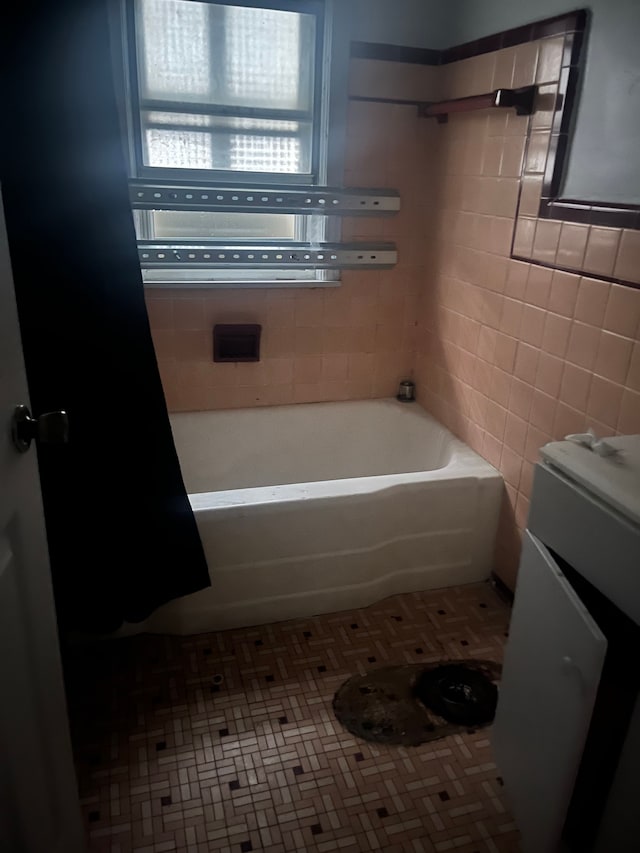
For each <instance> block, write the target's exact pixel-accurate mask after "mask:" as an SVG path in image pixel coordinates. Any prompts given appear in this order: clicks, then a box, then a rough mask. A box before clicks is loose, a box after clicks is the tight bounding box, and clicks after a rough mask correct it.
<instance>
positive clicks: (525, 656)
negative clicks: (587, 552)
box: [491, 531, 607, 853]
mask: <svg viewBox="0 0 640 853" xmlns="http://www.w3.org/2000/svg"><path fill="white" fill-rule="evenodd" d="M606 649H607V641H606V638H605V636H604V635H603V634H602V632H601V631H600V629H599V628H598V626H597V625H596V623H595V622H594V621H593V619H592V618H591V616H590V615H589V613H588V612H587V610H586V609H585V607H584V605H583V604H582V602H581V601H580V599H579V598H578V596H577V595H576V593H575V591H574V589H573V587H572V586H571V585H570V584H569V582H568V581H567V579H566V578H565V577H564V575H563V574H562V572H561V571H560V569H559V568H558V566H557V565H556V563H555V561H554V560H553V558H552V557H551V555H550V553H549V551H548V550H547V549H546V548H545V547H544V545H542V543H541V542H539V541H538V540H537V539H536V537H535V536H533V535H532V534H531V533H529V531H527V532H526V533H525V536H524V543H523V549H522V559H521V561H520V568H519V570H518V582H517V586H516V594H515V601H514V607H513V613H512V616H511V626H510V628H509V642H508V644H507V648H506V651H505V659H504V668H503V671H502V681H501V684H500V689H499V694H498V707H497V710H496V718H495V722H494V725H493V730H492V736H491V739H492V745H493V751H494V755H495V760H496V763H497V765H498V768H499V769H500V772H501V774H502V776H503V778H504V784H505V790H506V792H507V796H508V798H509V802H510V804H511V806H512V809H513V813H514V817H515V819H516V823H517V824H518V828H519V829H520V832H521V833H522V847H523V850H524V853H556V851H557V850H558V849H559V847H560V838H561V834H562V828H563V825H564V821H565V817H566V813H567V809H568V807H569V802H570V800H571V794H572V792H573V786H574V784H575V779H576V775H577V772H578V766H579V764H580V759H581V756H582V751H583V748H584V743H585V740H586V737H587V732H588V730H589V724H590V722H591V715H592V712H593V705H594V702H595V699H596V693H597V690H598V684H599V681H600V674H601V672H602V666H603V664H604V658H605V653H606Z"/></svg>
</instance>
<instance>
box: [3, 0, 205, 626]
mask: <svg viewBox="0 0 640 853" xmlns="http://www.w3.org/2000/svg"><path fill="white" fill-rule="evenodd" d="M2 41H3V42H4V43H3V45H2V54H3V55H2V58H1V59H0V62H2V65H3V66H4V67H3V83H4V86H3V105H2V113H3V132H2V139H1V140H0V170H1V171H0V180H1V181H2V191H3V198H4V206H5V213H6V219H7V230H8V234H9V246H10V252H11V261H12V266H13V274H14V280H15V288H16V296H17V300H18V309H19V315H20V325H21V330H22V339H23V348H24V354H25V362H26V366H27V377H28V382H29V392H30V396H31V403H32V411H33V412H34V414H41V413H43V412H47V411H52V410H56V409H65V410H66V411H67V412H68V413H69V421H70V442H69V444H68V445H67V446H63V447H54V446H50V447H49V446H44V445H43V446H40V447H39V448H38V458H39V465H40V477H41V485H42V493H43V500H44V508H45V520H46V527H47V537H48V541H49V551H50V557H51V566H52V574H53V582H54V590H55V596H56V606H57V612H58V618H59V622H60V626H61V629H62V630H63V631H67V630H68V631H71V630H84V631H86V630H90V631H99V632H104V631H111V630H114V629H115V628H117V627H118V626H119V625H120V624H122V622H123V621H124V620H126V621H139V620H141V619H143V618H145V617H146V616H147V615H148V614H149V613H150V612H152V610H154V609H155V608H156V607H158V606H159V605H161V604H163V603H165V602H167V601H169V600H170V599H173V598H177V597H179V596H182V595H186V594H188V593H191V592H195V591H197V590H200V589H203V588H204V587H206V586H208V585H209V575H208V571H207V565H206V561H205V557H204V553H203V550H202V545H201V543H200V539H199V536H198V531H197V527H196V524H195V518H194V516H193V513H192V511H191V508H190V505H189V501H188V498H187V495H186V491H185V488H184V484H183V481H182V475H181V472H180V467H179V462H178V458H177V454H176V451H175V447H174V443H173V437H172V434H171V427H170V422H169V417H168V414H167V409H166V404H165V399H164V394H163V391H162V386H161V382H160V375H159V372H158V368H157V363H156V357H155V352H154V348H153V342H152V339H151V332H150V328H149V322H148V318H147V311H146V306H145V301H144V293H143V287H142V279H141V273H140V268H139V264H138V257H137V247H136V241H135V232H134V226H133V218H132V213H131V209H130V205H129V199H128V188H127V174H126V167H125V160H124V154H123V147H122V141H121V133H120V126H119V119H118V111H117V105H116V97H115V89H114V84H113V75H112V72H113V69H112V65H111V51H110V43H109V20H108V6H107V0H60V2H53V3H52V2H50V0H49V2H43V0H34V2H31V3H28V4H26V3H25V4H17V5H16V6H14V7H13V10H12V12H11V13H10V14H9V15H8V16H7V17H6V19H5V21H4V22H3V35H2ZM18 402H21V401H16V403H18Z"/></svg>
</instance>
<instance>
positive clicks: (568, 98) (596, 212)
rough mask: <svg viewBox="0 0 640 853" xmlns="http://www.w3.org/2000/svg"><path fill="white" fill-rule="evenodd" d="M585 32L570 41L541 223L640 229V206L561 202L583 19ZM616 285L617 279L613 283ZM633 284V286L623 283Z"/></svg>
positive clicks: (555, 122) (580, 53)
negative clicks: (546, 220) (544, 221)
mask: <svg viewBox="0 0 640 853" xmlns="http://www.w3.org/2000/svg"><path fill="white" fill-rule="evenodd" d="M582 23H583V28H582V29H581V30H576V31H574V32H573V35H571V34H569V35H568V37H567V48H566V50H565V56H564V61H563V68H562V73H561V75H560V83H559V86H558V100H557V105H556V115H555V118H554V121H553V128H552V132H551V142H550V145H549V153H548V155H547V165H546V169H545V174H544V180H543V184H542V197H541V199H540V208H539V210H538V216H539V218H540V219H556V220H557V219H560V220H564V221H566V222H580V223H583V224H585V225H597V226H603V227H607V228H629V229H633V230H638V229H640V205H638V204H615V203H608V202H597V201H594V202H590V201H584V200H582V199H570V198H561V197H560V195H559V193H560V188H561V186H562V178H563V174H564V169H565V165H566V156H567V151H568V148H569V130H570V126H571V119H572V117H573V115H574V110H575V106H576V99H577V93H578V89H579V87H578V83H579V80H580V74H581V70H582V65H581V59H582V48H583V45H584V41H585V38H584V37H585V30H586V26H587V23H588V20H587V17H586V15H584V16H583V21H582ZM610 280H611V281H614V279H610ZM621 283H623V284H629V283H630V282H621Z"/></svg>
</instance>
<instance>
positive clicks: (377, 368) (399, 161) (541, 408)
mask: <svg viewBox="0 0 640 853" xmlns="http://www.w3.org/2000/svg"><path fill="white" fill-rule="evenodd" d="M562 55H563V37H553V38H548V39H543V40H541V41H538V42H530V43H527V44H523V45H519V46H517V47H512V48H508V49H505V50H501V51H498V52H495V53H490V54H484V55H481V56H478V57H474V58H472V59H466V60H462V61H459V62H454V63H450V64H448V65H445V66H442V67H429V66H420V65H413V64H404V63H394V62H382V61H375V60H365V59H354V60H352V63H351V79H350V91H351V93H352V94H353V95H364V96H370V95H373V96H375V97H378V98H415V99H426V100H431V99H433V100H436V99H439V98H452V97H463V96H465V95H470V94H479V93H483V92H487V91H490V90H491V89H493V88H496V87H499V86H504V87H510V86H513V87H518V86H525V85H529V84H531V83H534V82H536V83H538V84H540V85H541V86H542V87H543V89H542V98H541V99H540V100H539V102H538V109H537V111H536V113H535V115H533V116H532V117H531V118H529V117H526V116H524V117H518V116H516V115H515V114H514V113H513V112H512V111H498V110H493V111H482V112H477V113H466V114H458V115H452V116H450V118H449V122H448V123H447V124H437V123H436V122H435V121H434V120H426V119H420V118H418V117H417V113H416V109H415V107H413V106H401V105H397V104H384V103H370V102H364V101H357V100H353V101H351V104H350V116H349V133H348V151H347V168H346V174H345V185H346V186H362V187H368V186H369V187H373V186H389V187H394V188H396V189H398V190H399V191H400V193H401V195H402V211H401V213H400V214H399V215H398V216H396V217H393V218H381V219H375V220H374V219H366V218H363V219H353V220H351V221H345V223H344V234H343V236H344V238H345V239H350V238H353V239H357V238H358V237H362V238H373V239H391V240H395V241H396V243H397V245H398V249H399V257H400V262H399V264H398V266H397V267H396V268H395V269H394V270H390V271H364V272H345V273H344V274H343V284H342V286H341V287H340V288H337V289H314V290H298V289H296V290H245V291H235V292H234V291H191V292H189V291H174V292H168V291H148V305H149V313H150V317H151V322H152V329H153V333H154V340H155V342H156V348H157V352H158V357H159V361H160V367H161V372H162V376H163V381H164V386H165V390H166V394H167V400H168V403H169V407H170V409H171V410H174V411H176V410H198V409H215V408H227V407H230V408H233V407H243V406H254V405H274V404H285V403H292V402H312V401H320V400H344V399H363V398H370V397H389V396H392V395H393V394H395V393H396V389H397V385H398V382H399V380H400V379H402V378H405V377H407V376H413V378H414V379H415V380H416V382H417V386H418V399H419V401H420V402H421V404H422V405H423V406H425V408H427V409H429V410H430V411H431V412H433V413H434V414H435V415H436V416H437V417H438V418H439V419H440V420H441V421H442V422H443V423H444V424H445V425H447V426H448V427H449V428H450V429H452V431H454V432H455V433H456V434H457V435H459V436H460V437H461V438H462V439H463V440H465V441H466V442H467V443H468V444H470V445H471V446H472V447H473V448H474V449H475V450H477V451H478V452H479V453H480V454H481V455H482V456H484V457H485V458H486V459H487V460H489V461H490V462H491V463H492V464H494V465H495V466H496V467H497V468H498V469H499V470H500V471H501V472H502V474H503V475H504V478H505V499H504V505H503V513H502V518H501V526H500V532H499V537H498V543H497V551H496V570H497V572H498V574H499V575H500V576H501V577H502V579H503V580H504V581H505V582H506V583H507V584H508V585H510V586H513V583H514V580H515V572H516V567H517V562H518V554H519V548H520V532H521V530H522V529H523V527H524V525H525V523H526V516H527V511H528V507H529V496H530V491H531V483H532V477H533V464H534V462H535V461H536V459H537V458H538V451H539V448H540V447H541V445H543V444H544V443H545V442H547V441H549V440H551V439H559V438H563V437H564V436H565V435H566V434H567V433H569V432H576V431H582V430H584V429H585V428H587V427H590V426H591V427H593V428H594V429H595V430H596V431H597V432H598V433H600V434H609V435H610V434H613V433H616V432H620V433H632V432H640V290H638V289H633V288H630V287H625V286H621V285H618V284H612V283H609V282H607V281H605V280H603V279H602V278H598V276H599V275H600V276H609V277H611V276H612V275H614V276H619V277H622V275H621V273H622V272H624V277H626V278H628V279H631V280H635V281H638V280H639V277H638V270H639V269H640V256H639V251H638V241H639V239H640V238H638V234H639V233H640V232H620V231H616V230H615V229H608V228H600V227H598V228H596V227H589V226H584V225H577V224H571V223H564V224H561V223H555V222H553V221H548V220H547V221H544V220H543V221H539V220H538V219H537V218H536V217H535V213H536V211H537V204H538V200H539V194H540V187H541V183H542V182H541V176H542V174H543V173H544V169H545V163H546V157H547V148H548V145H549V140H550V132H549V129H550V126H551V120H552V115H553V113H552V108H553V97H549V95H550V94H551V95H553V92H554V91H555V89H556V86H557V80H558V77H559V74H560V64H561V61H562ZM518 207H519V212H518ZM518 217H519V218H518ZM516 219H518V223H519V224H518V227H517V229H516V227H515V226H516ZM514 232H515V249H516V251H517V252H518V253H519V254H520V255H522V256H526V257H530V258H532V259H535V260H538V261H540V262H542V263H544V264H546V265H547V266H539V265H536V264H535V263H532V264H530V263H528V262H523V261H520V260H513V259H511V258H510V254H511V248H512V240H513V239H514ZM557 266H560V267H570V268H571V269H573V270H574V271H575V272H573V273H570V272H565V271H561V270H560V269H557V268H556V267H557ZM580 271H581V272H582V273H584V274H581V272H580ZM232 322H239V323H261V324H262V325H263V360H262V361H261V362H259V363H256V364H237V365H230V364H213V362H212V361H211V330H212V327H213V325H214V323H232Z"/></svg>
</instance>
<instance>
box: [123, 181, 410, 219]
mask: <svg viewBox="0 0 640 853" xmlns="http://www.w3.org/2000/svg"><path fill="white" fill-rule="evenodd" d="M129 198H130V200H131V206H132V207H133V208H134V209H137V210H212V211H220V212H222V211H224V212H227V213H228V212H233V211H237V212H240V213H256V212H258V213H293V214H305V213H306V214H316V215H317V214H321V215H325V216H327V215H338V216H372V215H373V216H375V215H380V214H383V215H384V214H386V215H389V214H394V213H397V212H398V211H399V210H400V196H399V194H398V193H397V192H396V191H395V190H388V189H350V188H349V189H346V188H344V187H341V188H335V187H318V186H312V187H309V186H304V187H296V186H292V185H291V184H289V185H287V186H273V185H270V186H255V187H253V186H252V187H248V186H245V187H242V188H239V187H228V186H222V185H220V186H212V185H208V186H207V185H188V184H177V183H176V184H170V183H155V182H153V181H143V180H138V181H130V182H129Z"/></svg>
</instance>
